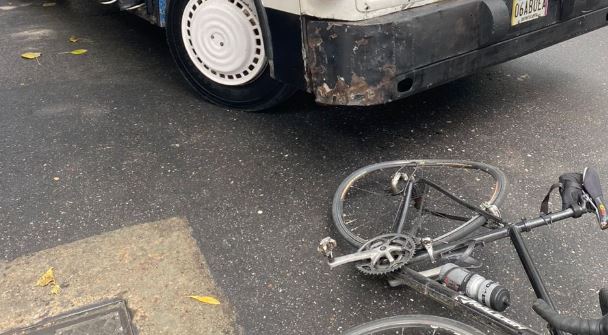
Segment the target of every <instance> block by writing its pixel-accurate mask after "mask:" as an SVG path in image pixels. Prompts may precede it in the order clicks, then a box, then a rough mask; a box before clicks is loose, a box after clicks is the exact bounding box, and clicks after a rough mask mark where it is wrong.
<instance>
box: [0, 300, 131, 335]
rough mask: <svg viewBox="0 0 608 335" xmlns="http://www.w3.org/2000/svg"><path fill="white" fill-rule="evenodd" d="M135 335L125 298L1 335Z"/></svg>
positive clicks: (81, 309) (88, 307)
mask: <svg viewBox="0 0 608 335" xmlns="http://www.w3.org/2000/svg"><path fill="white" fill-rule="evenodd" d="M51 334H52V335H133V329H132V327H131V318H130V317H129V312H128V311H127V306H126V304H125V302H124V301H122V300H118V301H111V302H107V303H102V304H97V305H92V306H87V307H85V308H80V309H78V310H75V311H72V312H69V313H67V314H63V315H60V316H57V317H53V318H49V319H46V320H44V321H42V322H40V323H38V324H36V325H34V326H31V327H28V328H24V329H19V330H15V331H9V332H8V333H4V334H1V335H51Z"/></svg>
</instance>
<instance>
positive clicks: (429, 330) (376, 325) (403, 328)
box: [343, 315, 484, 335]
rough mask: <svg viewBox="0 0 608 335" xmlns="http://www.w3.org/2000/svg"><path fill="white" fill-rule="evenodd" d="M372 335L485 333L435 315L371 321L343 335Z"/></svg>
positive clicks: (462, 334)
mask: <svg viewBox="0 0 608 335" xmlns="http://www.w3.org/2000/svg"><path fill="white" fill-rule="evenodd" d="M397 331H398V332H397ZM372 334H404V335H414V334H416V335H427V334H428V335H431V334H436V335H445V334H459V335H483V334H484V333H483V332H481V331H479V330H478V329H475V328H473V327H471V326H469V325H466V324H464V323H462V322H459V321H456V320H452V319H447V318H442V317H438V316H433V315H400V316H394V317H390V318H384V319H380V320H375V321H371V322H368V323H365V324H362V325H360V326H357V327H355V328H353V329H350V330H347V331H346V332H344V333H343V335H372Z"/></svg>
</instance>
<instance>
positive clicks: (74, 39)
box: [68, 36, 80, 43]
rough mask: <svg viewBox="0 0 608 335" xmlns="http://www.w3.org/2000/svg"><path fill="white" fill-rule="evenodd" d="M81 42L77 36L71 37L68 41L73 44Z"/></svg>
mask: <svg viewBox="0 0 608 335" xmlns="http://www.w3.org/2000/svg"><path fill="white" fill-rule="evenodd" d="M79 40H80V38H78V37H76V36H70V38H69V39H68V41H70V42H72V43H76V42H78V41H79Z"/></svg>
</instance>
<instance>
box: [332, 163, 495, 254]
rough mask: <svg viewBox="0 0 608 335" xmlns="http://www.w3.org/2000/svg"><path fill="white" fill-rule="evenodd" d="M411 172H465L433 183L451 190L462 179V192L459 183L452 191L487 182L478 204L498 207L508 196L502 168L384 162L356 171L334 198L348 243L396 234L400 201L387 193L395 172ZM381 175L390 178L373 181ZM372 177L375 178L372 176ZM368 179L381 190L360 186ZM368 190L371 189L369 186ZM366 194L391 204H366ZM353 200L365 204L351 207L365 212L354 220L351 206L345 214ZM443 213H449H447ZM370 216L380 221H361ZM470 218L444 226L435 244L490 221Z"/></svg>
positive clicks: (336, 217) (476, 216)
mask: <svg viewBox="0 0 608 335" xmlns="http://www.w3.org/2000/svg"><path fill="white" fill-rule="evenodd" d="M407 169H409V170H410V171H412V170H413V171H414V173H418V174H421V173H422V174H424V173H427V172H428V171H433V172H435V171H438V169H444V170H445V171H450V172H458V173H461V172H463V175H462V176H458V178H455V177H454V178H452V179H451V180H450V178H451V177H449V174H445V177H443V178H444V179H445V180H440V181H437V180H432V181H433V182H435V183H437V184H440V185H442V187H443V186H445V185H448V186H446V187H448V188H449V186H450V184H456V183H455V181H456V179H459V180H458V182H460V183H462V185H463V186H460V189H459V186H458V185H457V184H456V185H452V188H456V189H457V190H459V191H461V190H463V189H465V188H469V187H470V185H468V184H469V181H467V178H471V179H474V180H477V182H481V183H486V185H485V186H483V187H481V188H483V189H484V190H486V191H487V195H486V194H484V195H483V198H482V199H481V198H480V199H477V201H478V204H481V203H486V204H489V205H496V206H498V205H500V204H501V203H502V201H503V199H504V196H505V194H506V184H507V182H506V176H505V175H504V173H503V172H502V171H500V170H499V169H498V168H496V167H493V166H491V165H488V164H484V163H477V162H470V161H461V160H401V161H390V162H382V163H377V164H373V165H369V166H365V167H363V168H361V169H359V170H357V171H355V172H353V173H352V174H351V175H350V176H348V177H347V178H346V179H344V181H343V182H342V183H341V184H340V186H339V187H338V189H337V191H336V193H335V195H334V200H333V206H332V216H333V220H334V224H335V226H336V228H337V230H338V232H339V233H340V234H341V235H342V237H343V238H344V239H345V240H346V241H348V242H349V243H350V244H351V245H353V246H354V247H357V248H359V247H361V246H362V245H363V244H365V242H366V241H367V240H368V239H370V238H372V237H374V236H376V235H381V234H386V233H393V232H394V231H391V230H390V229H389V226H391V225H392V224H393V222H392V221H395V220H396V218H395V212H396V209H397V208H396V207H394V206H395V205H396V204H397V199H398V198H395V197H393V198H392V199H391V198H390V195H387V194H386V193H385V192H386V191H387V188H388V186H389V184H390V180H389V179H390V175H391V171H402V170H404V171H405V170H407ZM421 171H422V172H421ZM379 173H386V176H381V177H382V178H384V177H386V178H385V179H386V180H385V179H382V180H380V181H377V180H371V179H374V178H376V176H375V175H377V174H379ZM442 173H444V172H442ZM473 174H474V176H473ZM372 175H373V176H374V177H372ZM440 175H441V174H440ZM367 179H370V180H369V184H370V185H372V186H373V187H377V188H378V189H377V190H376V189H375V190H369V189H366V188H365V187H359V186H358V185H361V183H365V182H368V180H367ZM460 179H462V180H460ZM482 179H483V180H482ZM429 180H430V179H429ZM486 186H487V187H486ZM366 187H367V188H369V185H368V186H366ZM382 187H384V190H382V189H381V188H382ZM481 188H480V189H481ZM354 192H359V194H357V195H356V196H354V195H353V193H354ZM471 192H473V193H474V191H471ZM366 195H368V196H369V197H370V199H377V198H373V197H374V196H383V195H384V196H387V199H389V202H390V203H388V204H382V205H375V204H369V205H366V204H365V202H366V201H367V199H364V197H365V196H366ZM455 195H457V196H458V194H455ZM352 198H357V200H358V201H359V203H360V204H361V205H360V207H357V206H355V205H353V206H351V207H352V208H356V209H357V210H359V212H362V213H358V215H359V217H358V218H353V217H352V216H350V213H347V212H348V205H347V206H346V208H347V212H345V204H348V202H349V200H350V199H352ZM463 200H470V199H466V198H465V199H463ZM350 201H352V200H350ZM432 201H433V202H435V200H432ZM427 203H428V202H427ZM385 207H386V208H385ZM388 207H391V208H388ZM450 207H453V208H454V209H453V210H454V211H456V208H457V207H458V206H456V205H455V203H454V205H453V204H450ZM460 208H462V206H460ZM441 210H442V208H439V211H436V212H440V211H441ZM384 211H386V212H384ZM443 212H445V210H444V211H443ZM443 212H442V213H443ZM386 213H388V214H386ZM366 215H367V216H368V217H371V219H375V220H377V221H378V222H371V223H370V222H367V220H371V219H369V218H366V219H364V220H361V218H362V217H365V216H366ZM389 215H393V217H391V218H389V217H388V216H389ZM466 215H468V216H466ZM466 215H463V216H459V217H460V218H462V220H460V221H458V222H457V223H456V220H454V223H451V225H450V226H446V227H447V228H446V227H443V226H442V228H443V229H446V231H442V232H437V233H435V234H436V236H431V237H432V239H433V241H434V243H437V242H450V241H454V240H457V239H460V238H463V237H465V236H467V235H469V234H471V233H472V232H473V231H475V230H476V229H478V228H479V227H481V226H482V225H483V224H484V223H485V222H486V219H485V218H484V217H482V216H480V215H479V214H477V213H474V212H469V213H467V214H466ZM465 218H466V220H464V219H465ZM357 220H358V221H359V222H358V223H357V224H359V226H356V224H353V222H355V221H357ZM388 221H391V222H388ZM376 224H377V225H378V227H376ZM362 226H363V228H361V227H362ZM380 226H382V227H380ZM368 228H369V229H368ZM374 229H377V231H375V230H374ZM362 230H370V231H373V233H369V234H367V235H366V234H365V233H363V232H362Z"/></svg>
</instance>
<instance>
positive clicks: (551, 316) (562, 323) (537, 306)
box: [532, 299, 608, 335]
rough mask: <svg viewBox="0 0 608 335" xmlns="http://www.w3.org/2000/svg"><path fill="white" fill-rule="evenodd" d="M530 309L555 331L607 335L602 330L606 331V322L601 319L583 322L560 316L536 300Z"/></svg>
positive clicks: (579, 319) (545, 304) (578, 319)
mask: <svg viewBox="0 0 608 335" xmlns="http://www.w3.org/2000/svg"><path fill="white" fill-rule="evenodd" d="M532 309H534V311H535V312H536V313H538V315H540V316H541V317H542V318H543V319H545V320H546V321H547V322H549V324H550V325H551V326H553V327H554V328H556V329H559V330H563V331H566V332H569V333H572V334H578V335H608V333H607V332H606V331H605V330H604V329H606V326H605V325H604V323H608V322H606V321H605V320H603V319H600V320H585V319H581V318H577V317H570V316H562V315H559V314H558V313H557V312H556V311H554V310H553V308H551V306H549V305H548V304H547V303H546V302H545V301H544V300H541V299H538V300H536V302H535V303H534V305H533V306H532ZM606 320H608V319H606Z"/></svg>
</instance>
